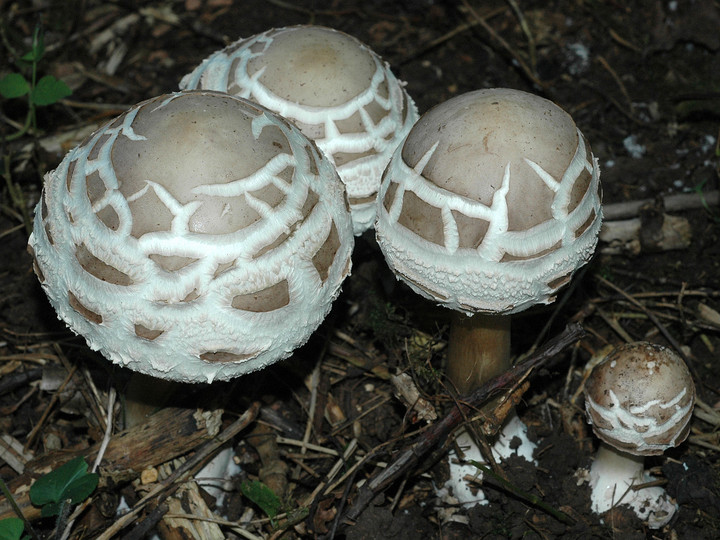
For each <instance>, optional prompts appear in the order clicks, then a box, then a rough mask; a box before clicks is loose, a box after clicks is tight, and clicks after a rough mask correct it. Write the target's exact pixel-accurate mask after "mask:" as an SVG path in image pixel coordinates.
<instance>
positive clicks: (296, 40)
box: [180, 26, 417, 234]
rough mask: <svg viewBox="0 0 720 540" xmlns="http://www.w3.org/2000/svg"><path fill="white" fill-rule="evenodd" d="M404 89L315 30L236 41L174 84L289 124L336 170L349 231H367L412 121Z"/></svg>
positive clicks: (377, 62)
mask: <svg viewBox="0 0 720 540" xmlns="http://www.w3.org/2000/svg"><path fill="white" fill-rule="evenodd" d="M403 86H404V85H403V84H402V83H401V82H399V81H398V80H397V79H396V78H395V75H393V73H392V71H391V70H390V68H389V66H388V65H387V63H385V62H383V60H382V59H381V58H380V57H379V56H378V55H377V54H375V53H374V52H373V51H372V50H371V49H370V48H368V47H367V46H366V45H364V44H363V43H361V42H360V41H358V40H357V39H355V38H354V37H352V36H349V35H347V34H345V33H343V32H339V31H337V30H333V29H330V28H324V27H320V26H292V27H287V28H276V29H271V30H268V31H266V32H263V33H261V34H257V35H255V36H251V37H249V38H246V39H240V40H238V41H236V42H235V43H233V44H231V45H229V46H227V47H226V48H224V49H222V50H220V51H217V52H215V53H213V54H212V55H211V56H209V57H208V58H206V59H205V60H204V61H203V62H202V64H200V65H199V66H198V67H197V68H196V69H195V70H194V71H192V72H191V73H189V74H188V75H186V76H185V77H183V79H182V81H181V82H180V87H181V88H183V89H195V88H202V89H207V90H218V91H222V92H228V93H230V94H233V95H236V96H239V97H243V98H247V99H250V100H252V101H254V102H256V103H259V104H260V105H262V106H263V107H267V108H268V109H270V110H272V111H275V112H276V113H278V114H280V115H282V116H284V117H285V118H287V119H288V120H290V121H292V122H294V123H295V124H296V125H297V126H298V127H299V128H300V129H301V131H302V132H303V133H304V134H305V135H307V136H308V137H309V138H311V139H313V140H314V141H315V142H316V143H317V145H318V146H319V147H320V150H322V151H323V152H324V153H325V154H326V155H327V156H328V158H329V159H330V161H332V163H333V164H334V165H335V166H336V167H337V170H338V173H339V175H340V178H341V179H342V181H343V182H344V183H345V185H346V188H347V191H348V197H349V200H350V208H351V209H352V216H353V223H354V230H355V234H361V233H362V232H363V231H365V230H367V229H368V228H369V227H371V226H372V224H373V222H374V220H375V197H376V195H377V190H378V186H379V185H380V176H381V175H382V172H383V170H384V169H385V166H386V165H387V163H388V161H389V160H390V157H391V155H392V153H393V151H394V150H395V148H396V147H397V146H398V144H399V143H400V141H402V139H403V138H404V137H405V135H407V133H408V131H409V130H410V127H411V126H412V124H413V123H414V122H415V121H416V120H417V109H416V107H415V104H414V103H413V101H412V99H410V97H409V96H408V94H407V92H406V91H405V89H404V88H403Z"/></svg>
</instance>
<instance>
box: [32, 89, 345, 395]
mask: <svg viewBox="0 0 720 540" xmlns="http://www.w3.org/2000/svg"><path fill="white" fill-rule="evenodd" d="M353 243H354V241H353V233H352V219H351V217H350V213H349V208H348V202H347V197H346V193H345V189H344V186H343V184H342V182H341V181H340V179H339V178H338V176H337V173H336V171H335V169H334V167H333V166H332V164H331V163H330V162H329V161H328V160H327V158H325V157H324V156H323V155H322V154H321V153H320V151H319V150H318V149H317V148H316V146H315V145H314V144H313V143H312V142H311V141H310V140H309V139H308V138H307V137H305V136H304V135H302V133H301V132H300V131H299V130H298V129H297V128H296V127H295V126H293V125H291V124H290V123H288V122H287V121H286V120H284V119H282V118H280V117H279V116H277V115H276V114H274V113H272V112H271V111H269V110H267V109H265V108H263V107H260V106H258V105H256V104H253V103H251V102H249V101H247V100H243V99H240V98H236V97H233V96H229V95H227V94H222V93H219V92H201V91H194V92H178V93H175V94H167V95H163V96H159V97H156V98H153V99H150V100H147V101H145V102H142V103H140V104H138V105H136V106H134V107H132V108H131V109H130V110H128V111H126V112H125V113H123V114H122V115H120V116H119V117H117V118H116V119H115V120H113V121H111V122H109V123H107V124H106V125H104V126H103V127H101V128H100V129H99V130H97V131H96V132H95V133H93V134H92V135H91V136H90V137H88V138H87V139H86V140H85V141H84V142H82V143H81V144H80V145H79V146H77V147H76V148H74V149H73V150H71V151H70V152H69V153H68V154H67V155H66V156H65V158H64V159H63V161H62V162H61V163H60V165H59V166H58V167H57V169H55V170H54V171H51V172H49V173H47V174H46V177H45V184H44V189H43V195H42V198H41V201H40V202H39V203H38V207H37V209H36V214H35V224H34V232H33V234H32V236H31V238H30V242H29V247H30V251H31V253H32V254H33V256H34V258H35V271H36V273H37V275H38V277H39V279H40V282H41V284H42V287H43V289H44V291H45V292H46V294H47V296H48V298H49V299H50V302H51V304H52V305H53V307H54V308H55V310H56V312H57V314H58V316H59V317H60V318H61V319H62V320H64V321H65V322H66V323H67V324H68V326H70V328H71V329H72V330H73V331H74V332H76V333H79V334H82V335H83V336H84V337H85V339H86V341H87V342H88V345H89V346H90V347H91V348H92V349H94V350H99V351H100V352H101V353H102V354H103V355H104V356H106V357H107V358H109V359H110V360H112V361H113V362H115V363H117V364H121V365H124V366H127V367H129V368H131V369H133V370H136V371H139V372H141V373H145V374H147V375H151V376H155V377H159V378H165V379H171V380H175V381H182V382H212V381H213V380H226V379H230V378H233V377H237V376H240V375H243V374H245V373H248V372H251V371H254V370H257V369H261V368H263V367H265V366H267V365H268V364H270V363H273V362H276V361H278V360H281V359H283V358H286V357H287V356H289V355H290V354H291V353H292V351H293V350H294V349H295V348H296V347H298V346H300V345H301V344H303V343H304V342H305V341H306V340H307V339H308V338H309V336H310V334H311V333H312V332H313V331H314V330H315V329H316V328H317V326H318V325H319V324H320V323H321V322H322V320H323V319H324V317H325V316H326V315H327V313H328V311H329V310H330V306H331V304H332V301H333V300H334V299H335V297H336V296H337V295H338V293H339V291H340V285H341V283H342V281H343V280H344V278H345V277H346V276H347V275H348V274H349V273H350V266H351V262H350V255H351V252H352V247H353Z"/></svg>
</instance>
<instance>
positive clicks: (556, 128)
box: [376, 88, 602, 314]
mask: <svg viewBox="0 0 720 540" xmlns="http://www.w3.org/2000/svg"><path fill="white" fill-rule="evenodd" d="M599 176H600V173H599V169H598V165H597V162H596V160H595V159H594V157H593V155H592V153H591V151H590V146H589V145H588V143H587V142H586V141H585V138H584V137H583V135H582V134H581V133H580V131H579V130H578V129H577V127H576V126H575V123H574V122H573V120H572V118H570V116H569V115H568V114H567V113H566V112H565V111H563V110H562V109H561V108H560V107H558V106H557V105H555V104H554V103H552V102H550V101H548V100H546V99H543V98H541V97H538V96H535V95H532V94H528V93H526V92H521V91H518V90H510V89H503V88H499V89H488V90H479V91H476V92H470V93H467V94H463V95H461V96H458V97H456V98H453V99H450V100H448V101H446V102H445V103H442V104H440V105H437V106H436V107H434V108H433V109H431V110H430V111H428V112H427V113H426V114H424V115H423V116H422V117H421V118H420V120H418V122H417V123H416V124H415V126H413V128H412V129H411V131H410V133H409V135H408V137H407V139H406V140H405V142H404V143H403V144H402V145H401V146H400V147H399V148H398V149H397V151H396V152H395V154H394V156H393V158H392V160H391V162H390V164H389V165H388V168H387V171H386V173H385V175H384V177H383V182H382V185H381V188H380V193H379V196H378V219H377V223H376V230H377V237H378V242H379V243H380V247H381V248H382V250H383V252H384V253H385V257H386V259H387V260H388V263H389V264H390V266H391V267H392V268H393V269H394V271H395V274H396V275H398V276H399V277H400V278H401V279H403V280H404V281H406V282H407V283H408V284H409V285H410V286H411V287H412V288H413V289H414V290H415V291H416V292H418V293H419V294H422V295H424V296H425V297H427V298H430V299H431V300H435V301H437V302H439V303H441V304H443V305H445V306H447V307H450V308H452V309H456V310H460V311H465V312H468V313H474V312H488V313H505V314H510V313H515V312H518V311H522V310H524V309H526V308H528V307H530V306H531V305H533V304H536V303H548V302H551V301H553V300H554V298H555V294H556V292H557V290H558V289H559V288H560V287H561V286H562V285H564V284H565V283H567V282H568V281H569V280H570V278H571V276H572V273H573V272H574V271H575V270H576V269H577V268H579V267H580V266H582V265H583V264H584V263H586V262H587V261H588V260H589V259H590V257H591V256H592V253H593V251H594V249H595V245H596V243H597V235H598V232H599V229H600V223H601V220H602V211H601V206H600V181H599Z"/></svg>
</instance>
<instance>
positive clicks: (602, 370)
mask: <svg viewBox="0 0 720 540" xmlns="http://www.w3.org/2000/svg"><path fill="white" fill-rule="evenodd" d="M585 395H586V399H585V411H586V414H587V418H588V420H589V421H590V423H591V424H592V427H593V431H594V432H595V434H596V435H597V436H598V437H599V438H600V439H602V440H603V441H605V442H606V443H608V444H609V445H611V446H613V447H615V448H617V449H618V450H623V451H625V452H628V453H630V454H634V455H640V456H651V455H659V454H662V453H663V452H664V451H665V450H667V449H668V448H671V447H674V446H677V445H679V444H680V443H682V442H683V441H684V440H685V439H686V438H687V436H688V433H689V430H690V418H691V417H692V412H693V406H694V404H695V383H694V382H693V379H692V376H691V375H690V371H689V370H688V368H687V366H686V365H685V362H683V360H682V358H680V356H678V354H677V353H675V352H674V351H673V350H672V349H669V348H668V347H663V346H661V345H656V344H654V343H647V342H642V341H641V342H635V343H629V344H624V345H621V346H619V347H617V348H616V349H614V350H613V351H612V352H611V353H610V354H608V356H607V357H606V358H605V359H603V360H602V362H600V363H599V364H598V365H597V366H595V367H594V368H593V371H592V374H591V375H590V377H589V378H588V380H587V382H586V383H585Z"/></svg>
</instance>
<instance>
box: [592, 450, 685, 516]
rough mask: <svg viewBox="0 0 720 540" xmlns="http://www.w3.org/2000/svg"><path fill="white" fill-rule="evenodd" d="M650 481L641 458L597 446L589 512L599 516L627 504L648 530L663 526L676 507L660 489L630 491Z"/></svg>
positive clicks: (650, 477)
mask: <svg viewBox="0 0 720 540" xmlns="http://www.w3.org/2000/svg"><path fill="white" fill-rule="evenodd" d="M653 480H654V478H653V477H652V476H650V475H649V474H647V473H646V472H645V470H644V468H643V456H636V455H633V454H628V453H627V452H622V451H620V450H616V449H614V448H613V447H612V446H610V445H609V444H606V443H601V445H600V448H599V449H598V452H597V455H596V456H595V460H594V461H593V464H592V466H591V468H590V487H591V489H592V510H593V512H596V513H598V514H602V513H604V512H607V511H608V510H610V509H611V508H613V507H615V506H618V505H628V506H630V507H631V508H632V510H633V511H634V512H635V514H636V515H637V516H638V517H639V518H640V519H642V520H643V521H647V522H648V525H649V527H650V528H651V529H659V528H660V527H663V526H664V525H666V524H667V523H668V522H669V521H670V520H671V519H672V517H673V515H674V514H675V512H676V511H677V504H675V502H673V501H672V499H671V498H670V497H669V496H668V494H667V493H666V492H665V490H664V489H662V488H661V487H658V486H650V487H645V488H642V489H638V490H635V489H633V486H638V485H641V484H646V483H648V482H651V481H653Z"/></svg>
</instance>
